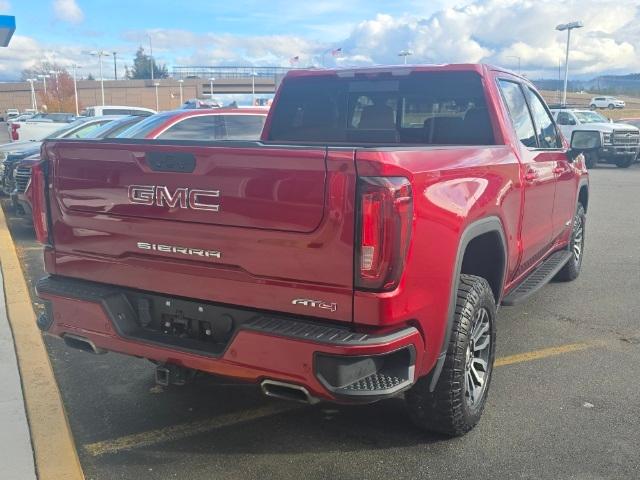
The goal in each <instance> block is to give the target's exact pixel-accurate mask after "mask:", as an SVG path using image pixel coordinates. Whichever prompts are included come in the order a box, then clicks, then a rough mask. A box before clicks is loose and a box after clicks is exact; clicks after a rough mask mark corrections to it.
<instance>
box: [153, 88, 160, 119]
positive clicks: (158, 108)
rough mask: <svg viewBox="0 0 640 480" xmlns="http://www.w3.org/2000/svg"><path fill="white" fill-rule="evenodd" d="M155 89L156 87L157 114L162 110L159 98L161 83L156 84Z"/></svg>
mask: <svg viewBox="0 0 640 480" xmlns="http://www.w3.org/2000/svg"><path fill="white" fill-rule="evenodd" d="M153 86H154V87H156V112H157V111H159V110H160V99H159V97H158V87H159V86H160V83H159V82H154V84H153Z"/></svg>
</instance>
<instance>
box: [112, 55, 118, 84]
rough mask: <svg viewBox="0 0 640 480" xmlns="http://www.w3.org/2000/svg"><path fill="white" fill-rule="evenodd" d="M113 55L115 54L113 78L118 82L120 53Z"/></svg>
mask: <svg viewBox="0 0 640 480" xmlns="http://www.w3.org/2000/svg"><path fill="white" fill-rule="evenodd" d="M112 54H113V78H114V79H115V80H118V65H117V58H118V52H112Z"/></svg>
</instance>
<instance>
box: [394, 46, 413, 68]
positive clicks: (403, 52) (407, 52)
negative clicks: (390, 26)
mask: <svg viewBox="0 0 640 480" xmlns="http://www.w3.org/2000/svg"><path fill="white" fill-rule="evenodd" d="M409 55H413V52H412V51H411V50H401V51H400V52H398V56H399V57H403V58H404V64H405V65H406V64H407V57H408V56H409Z"/></svg>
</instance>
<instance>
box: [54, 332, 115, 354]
mask: <svg viewBox="0 0 640 480" xmlns="http://www.w3.org/2000/svg"><path fill="white" fill-rule="evenodd" d="M62 339H63V340H64V343H65V344H66V345H67V346H68V347H71V348H75V349H76V350H82V351H83V352H89V353H93V354H96V355H100V354H103V353H107V351H106V350H103V349H102V348H98V347H96V345H95V344H94V343H93V342H92V341H91V340H89V339H88V338H85V337H81V336H80V335H74V334H72V333H65V334H64V335H63V337H62Z"/></svg>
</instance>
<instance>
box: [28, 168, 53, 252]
mask: <svg viewBox="0 0 640 480" xmlns="http://www.w3.org/2000/svg"><path fill="white" fill-rule="evenodd" d="M47 165H48V164H47V161H46V160H43V161H41V162H39V163H36V164H35V165H33V166H32V167H31V180H30V182H29V185H28V190H29V192H28V199H29V202H30V203H31V208H32V212H33V227H34V229H35V231H36V239H37V240H38V241H39V242H40V243H43V244H45V245H48V244H50V240H49V217H48V215H49V214H48V210H49V209H48V205H47V191H48V188H47Z"/></svg>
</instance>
